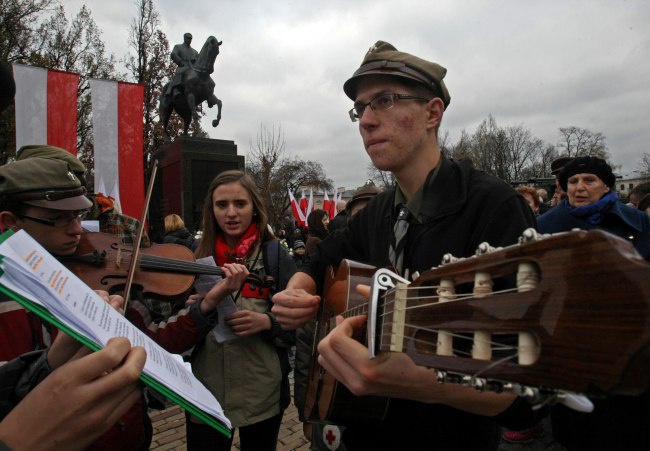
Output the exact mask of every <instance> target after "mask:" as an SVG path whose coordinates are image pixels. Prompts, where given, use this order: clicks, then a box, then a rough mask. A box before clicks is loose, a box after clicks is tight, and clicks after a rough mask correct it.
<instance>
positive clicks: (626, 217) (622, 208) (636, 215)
mask: <svg viewBox="0 0 650 451" xmlns="http://www.w3.org/2000/svg"><path fill="white" fill-rule="evenodd" d="M605 214H607V215H615V216H618V217H619V218H620V219H621V221H623V222H624V223H625V224H627V225H628V226H630V227H631V228H633V229H634V230H636V231H638V232H641V231H643V224H642V218H643V215H644V214H646V213H645V212H643V211H641V210H637V209H635V208H632V207H628V206H627V205H625V204H623V203H621V202H615V203H614V205H612V207H611V208H610V209H609V210H607V211H606V212H605Z"/></svg>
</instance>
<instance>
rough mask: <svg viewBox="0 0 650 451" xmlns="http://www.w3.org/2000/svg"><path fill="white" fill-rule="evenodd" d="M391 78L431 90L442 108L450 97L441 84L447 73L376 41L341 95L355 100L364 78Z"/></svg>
mask: <svg viewBox="0 0 650 451" xmlns="http://www.w3.org/2000/svg"><path fill="white" fill-rule="evenodd" d="M375 74H380V75H391V76H394V77H402V78H408V79H410V80H415V81H417V82H420V83H422V84H424V85H426V86H428V87H429V88H431V89H432V90H433V92H435V93H436V94H437V95H438V96H439V97H440V98H441V99H442V101H443V103H444V104H445V108H447V106H448V105H449V102H450V101H451V97H450V96H449V91H447V87H446V86H445V82H444V81H442V79H443V78H445V75H446V74H447V69H445V68H444V67H442V66H441V65H439V64H436V63H433V62H431V61H427V60H424V59H422V58H418V57H417V56H413V55H410V54H408V53H405V52H400V51H398V50H397V49H396V48H395V47H393V46H392V45H391V44H389V43H388V42H384V41H377V42H376V43H375V45H373V46H372V47H370V50H368V52H367V53H366V56H365V57H364V58H363V61H362V62H361V67H359V69H357V70H356V72H355V73H354V74H353V75H352V77H351V78H350V79H349V80H348V81H346V82H345V83H344V84H343V91H345V94H346V95H347V96H348V97H349V98H350V99H352V100H356V95H357V85H358V84H359V80H360V79H361V78H362V77H365V76H367V75H375Z"/></svg>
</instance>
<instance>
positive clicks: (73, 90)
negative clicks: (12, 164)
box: [13, 63, 79, 155]
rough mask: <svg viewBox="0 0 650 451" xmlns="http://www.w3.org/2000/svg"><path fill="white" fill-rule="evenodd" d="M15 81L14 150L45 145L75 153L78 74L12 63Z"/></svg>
mask: <svg viewBox="0 0 650 451" xmlns="http://www.w3.org/2000/svg"><path fill="white" fill-rule="evenodd" d="M13 69H14V80H15V81H16V97H15V101H16V150H18V149H20V148H21V147H22V146H26V145H30V144H48V145H51V146H56V147H61V148H62V149H65V150H67V151H68V152H70V153H72V154H73V155H76V154H77V87H78V85H79V74H73V73H70V72H61V71H58V70H50V69H43V68H42V67H33V66H24V65H22V64H15V63H14V65H13Z"/></svg>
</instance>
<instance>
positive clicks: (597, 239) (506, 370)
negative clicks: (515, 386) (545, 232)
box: [378, 230, 650, 395]
mask: <svg viewBox="0 0 650 451" xmlns="http://www.w3.org/2000/svg"><path fill="white" fill-rule="evenodd" d="M529 235H530V234H529ZM649 276H650V265H648V263H647V262H646V261H645V260H644V259H643V258H642V257H641V256H640V255H639V254H638V253H637V252H636V251H635V249H634V248H633V246H632V245H631V244H630V243H629V242H627V241H625V240H622V239H620V238H617V237H615V236H613V235H611V234H608V233H606V232H603V231H596V230H594V231H573V232H566V233H559V234H554V235H550V236H546V237H539V236H534V235H531V236H529V237H528V238H526V239H522V240H521V242H520V244H516V245H513V246H509V247H505V248H501V249H486V252H484V253H482V254H481V255H476V256H473V257H469V258H465V259H457V260H454V259H452V258H449V259H448V261H447V262H445V263H444V264H442V265H441V266H439V267H436V268H433V269H431V270H428V271H426V272H424V273H423V274H421V275H420V276H419V277H418V278H417V279H416V280H415V281H414V282H412V283H411V284H408V285H407V286H406V289H403V288H404V287H402V289H401V290H400V286H399V285H398V288H397V289H396V290H395V291H394V292H393V293H389V294H388V295H387V296H386V299H385V301H384V306H383V308H384V311H383V320H382V323H381V324H382V326H381V328H380V336H379V337H378V338H379V342H380V350H381V351H401V352H406V353H407V354H409V356H410V357H411V358H412V359H413V360H414V361H415V363H416V364H418V365H422V366H427V367H430V368H435V369H437V370H442V371H445V372H446V373H445V374H458V375H461V376H460V377H461V378H462V375H464V376H468V377H481V378H486V379H487V380H491V381H505V382H515V383H519V384H523V385H525V386H530V387H539V388H548V389H560V390H565V391H570V392H577V393H584V394H594V395H599V394H605V393H619V394H638V393H640V392H642V391H644V390H645V389H647V388H648V386H649V385H650V371H649V370H650V321H648V318H649V317H650V315H649V313H650V288H649V284H648V280H650V277H649ZM397 293H403V294H397ZM395 294H397V295H395ZM394 295H395V296H394ZM400 317H403V320H402V319H400Z"/></svg>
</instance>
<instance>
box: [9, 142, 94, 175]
mask: <svg viewBox="0 0 650 451" xmlns="http://www.w3.org/2000/svg"><path fill="white" fill-rule="evenodd" d="M32 157H39V158H56V159H59V160H63V161H65V162H66V163H68V166H70V169H72V172H74V173H75V175H76V176H77V177H79V176H80V175H84V174H85V172H86V167H85V166H84V165H83V163H82V162H81V161H79V159H78V158H77V157H75V156H74V155H72V154H71V153H70V152H68V151H67V150H65V149H61V148H60V147H54V146H48V145H45V144H32V145H29V146H22V147H21V148H20V149H18V152H16V161H20V160H25V159H26V158H32Z"/></svg>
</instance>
